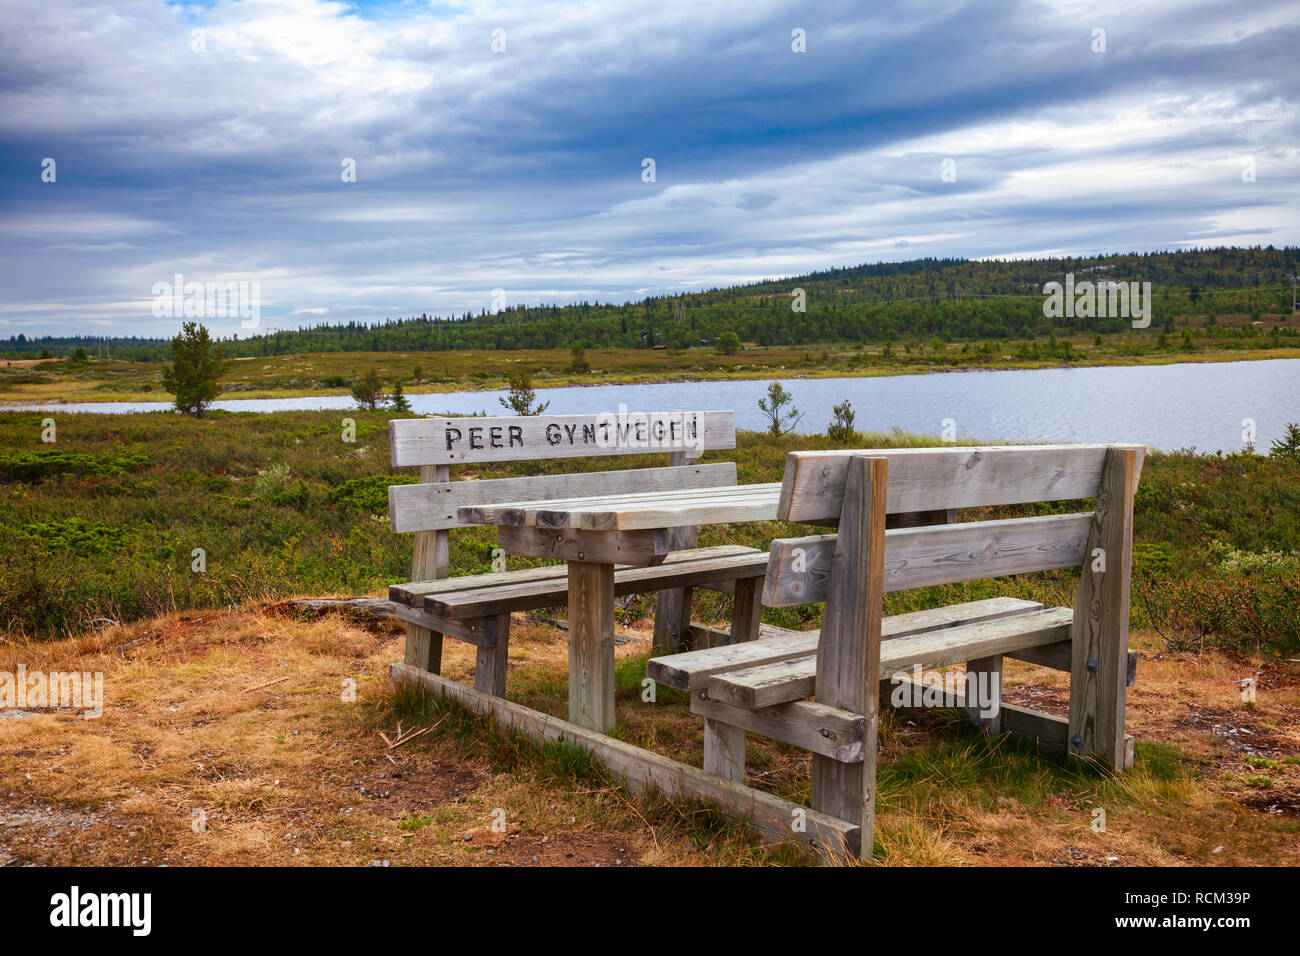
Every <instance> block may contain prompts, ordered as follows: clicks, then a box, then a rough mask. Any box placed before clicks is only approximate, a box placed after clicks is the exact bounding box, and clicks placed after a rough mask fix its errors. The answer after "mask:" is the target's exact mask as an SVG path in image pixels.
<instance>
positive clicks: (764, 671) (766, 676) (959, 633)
mask: <svg viewBox="0 0 1300 956" xmlns="http://www.w3.org/2000/svg"><path fill="white" fill-rule="evenodd" d="M1073 617H1074V615H1073V612H1072V611H1071V610H1070V609H1069V608H1048V609H1045V610H1042V611H1033V612H1030V613H1028V614H1023V615H1017V616H1015V617H1010V618H1005V619H1000V620H993V621H982V622H979V623H977V624H963V625H959V626H957V627H951V628H944V629H942V630H937V631H927V632H924V633H921V634H916V635H913V636H910V637H901V638H895V639H893V640H889V641H885V642H884V643H883V646H882V651H881V661H880V666H881V669H882V671H883V673H885V674H886V675H887V676H888V675H889V674H892V673H893V672H895V671H905V670H908V669H910V668H911V667H912V666H913V665H914V664H915V665H919V666H921V667H943V666H945V665H947V664H956V663H958V662H960V661H964V660H968V659H978V658H981V657H989V656H991V655H993V654H1002V653H1006V652H1007V651H1010V650H1018V649H1019V648H1022V647H1030V646H1033V645H1035V644H1051V643H1054V642H1056V641H1060V640H1064V639H1066V638H1067V637H1068V635H1069V633H1070V627H1071V624H1072V621H1073ZM823 630H824V628H823ZM817 660H818V656H807V657H796V658H792V659H789V660H785V661H781V662H780V663H776V664H763V665H759V666H757V667H749V668H744V669H741V670H733V671H727V672H725V673H720V674H715V675H713V676H712V677H710V678H709V681H708V684H707V685H706V686H707V689H708V695H709V697H711V698H713V699H714V700H721V701H724V702H726V703H729V704H733V705H735V706H737V707H744V708H746V709H747V710H753V709H755V708H758V707H771V706H773V705H774V704H779V703H783V702H785V701H788V700H800V699H802V698H804V697H811V696H813V694H814V692H815V678H816V674H817ZM819 699H820V695H819Z"/></svg>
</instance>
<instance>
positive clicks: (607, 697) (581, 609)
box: [569, 561, 614, 733]
mask: <svg viewBox="0 0 1300 956" xmlns="http://www.w3.org/2000/svg"><path fill="white" fill-rule="evenodd" d="M569 721H570V722H571V723H575V724H577V725H579V726H580V727H587V728H589V729H591V730H598V731H600V732H601V733H607V732H608V731H609V729H610V728H611V727H613V726H614V565H612V564H595V563H592V562H590V561H570V562H569Z"/></svg>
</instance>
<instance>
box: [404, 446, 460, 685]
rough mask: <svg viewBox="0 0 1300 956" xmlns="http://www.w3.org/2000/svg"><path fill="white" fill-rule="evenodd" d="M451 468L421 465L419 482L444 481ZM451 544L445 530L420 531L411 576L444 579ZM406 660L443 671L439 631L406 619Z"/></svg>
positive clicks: (447, 568)
mask: <svg viewBox="0 0 1300 956" xmlns="http://www.w3.org/2000/svg"><path fill="white" fill-rule="evenodd" d="M449 474H450V469H449V468H448V467H447V466H446V465H424V466H422V467H421V468H420V480H421V481H429V482H434V481H446V480H447V478H448V476H449ZM450 549H451V543H450V541H449V540H448V537H447V532H446V531H423V532H420V533H419V534H417V535H416V536H415V542H414V546H413V550H412V555H411V577H412V578H413V579H414V580H417V581H418V580H420V579H422V578H445V577H446V576H447V574H448V573H449V571H450V568H451V550H450ZM404 658H405V660H406V663H408V664H414V665H415V666H416V667H423V668H424V669H425V670H427V671H431V672H432V673H435V674H436V673H438V672H439V671H441V670H442V633H441V632H439V631H432V630H430V629H429V628H427V627H423V626H421V625H420V624H416V623H411V622H409V621H408V622H407V625H406V650H405V654H404Z"/></svg>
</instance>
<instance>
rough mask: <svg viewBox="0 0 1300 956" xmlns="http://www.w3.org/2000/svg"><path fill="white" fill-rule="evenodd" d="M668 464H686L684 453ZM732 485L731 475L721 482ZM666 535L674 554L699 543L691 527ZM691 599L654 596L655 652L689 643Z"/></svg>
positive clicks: (680, 592) (677, 594)
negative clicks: (668, 536) (729, 478)
mask: <svg viewBox="0 0 1300 956" xmlns="http://www.w3.org/2000/svg"><path fill="white" fill-rule="evenodd" d="M668 461H669V464H670V465H685V464H686V463H687V460H686V455H685V453H684V452H674V453H673V455H672V456H671V457H670V458H669V460H668ZM735 483H736V481H735V475H734V473H733V474H732V475H731V480H730V481H726V482H721V484H724V485H725V484H730V485H734V484H735ZM682 487H685V486H682ZM627 490H628V491H635V490H636V489H634V488H629V489H627ZM669 535H670V538H669V542H668V543H669V547H671V548H672V549H673V550H674V551H685V550H689V549H693V548H694V547H695V546H696V545H697V544H698V543H699V542H698V535H697V531H696V528H695V526H694V525H688V526H684V527H677V528H672V529H670V530H669ZM692 597H693V594H692V592H691V591H690V590H689V589H687V588H672V589H669V590H663V591H660V592H659V593H658V594H657V595H656V596H655V622H654V638H653V646H654V647H655V648H656V649H662V650H667V651H675V650H677V649H678V648H680V647H681V646H682V645H683V644H690V642H691V638H692V635H691V599H692ZM691 646H694V645H691Z"/></svg>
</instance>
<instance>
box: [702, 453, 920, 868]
mask: <svg viewBox="0 0 1300 956" xmlns="http://www.w3.org/2000/svg"><path fill="white" fill-rule="evenodd" d="M888 476H889V463H888V461H886V460H885V459H882V458H866V457H857V456H855V457H854V458H852V459H850V461H849V464H848V474H847V476H846V479H845V484H844V496H843V508H842V510H841V512H840V523H839V534H838V540H837V542H836V548H835V555H834V558H833V560H832V561H831V573H830V578H831V580H830V593H832V594H834V595H835V600H834V601H832V602H830V603H829V604H827V606H826V613H825V614H824V615H823V617H822V628H821V632H822V633H821V641H820V643H819V645H818V648H817V657H816V659H815V661H814V668H815V676H816V684H815V691H816V694H817V700H818V701H819V702H820V703H822V704H825V705H826V706H827V707H836V708H839V709H841V710H847V711H849V712H850V713H854V714H862V715H863V717H864V718H865V727H864V733H863V743H862V748H863V756H862V762H861V763H842V762H840V761H838V760H834V759H832V758H829V757H825V756H822V755H820V754H813V758H812V761H813V763H812V805H813V808H814V809H816V810H820V811H821V812H823V813H828V814H830V815H831V816H834V817H838V818H839V819H841V820H848V821H850V822H851V823H857V824H859V825H860V826H861V828H862V846H861V855H862V856H864V857H870V856H871V853H872V850H873V834H874V833H875V817H876V732H877V725H878V724H879V720H880V701H879V697H878V691H877V687H878V685H879V684H880V643H881V638H880V630H881V617H882V608H883V605H884V599H885V586H884V559H885V500H886V492H887V489H888V481H889V477H888ZM902 640H906V638H903V639H902ZM709 686H710V688H712V686H713V681H712V680H710V681H709ZM709 696H710V697H716V696H718V695H715V694H713V693H712V691H710V693H709Z"/></svg>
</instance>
